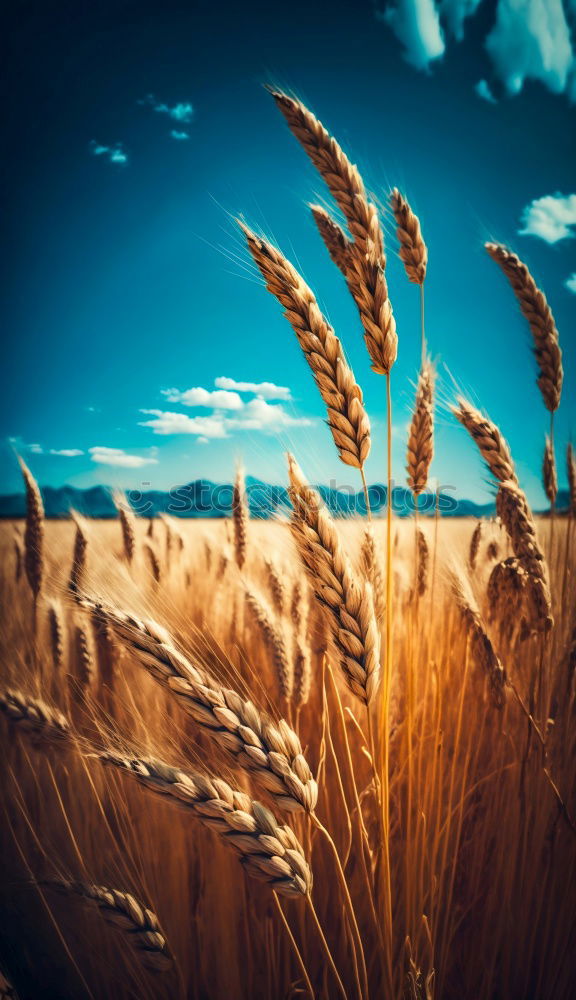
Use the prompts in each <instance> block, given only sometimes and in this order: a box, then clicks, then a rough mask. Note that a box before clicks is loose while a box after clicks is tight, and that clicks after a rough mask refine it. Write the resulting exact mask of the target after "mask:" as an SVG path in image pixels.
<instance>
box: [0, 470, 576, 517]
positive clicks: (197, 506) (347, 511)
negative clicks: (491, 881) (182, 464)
mask: <svg viewBox="0 0 576 1000" xmlns="http://www.w3.org/2000/svg"><path fill="white" fill-rule="evenodd" d="M317 489H318V491H319V492H320V494H321V495H322V498H323V500H324V502H325V503H326V506H327V507H328V508H329V510H330V511H331V512H332V513H333V514H335V515H337V516H342V517H346V516H350V515H352V514H358V515H363V514H365V513H366V506H365V502H364V494H363V493H362V492H361V491H360V492H358V493H351V492H350V491H347V490H342V489H336V488H333V487H330V486H322V485H320V486H318V487H317ZM41 492H42V497H43V500H44V508H45V511H46V517H49V518H65V517H68V516H69V514H70V511H72V510H75V511H78V513H79V514H84V515H85V516H86V517H91V518H111V517H116V513H117V512H116V507H115V505H114V500H113V490H112V489H110V488H109V487H107V486H93V487H92V488H91V489H88V490H79V489H76V487H74V486H61V487H59V488H54V487H52V486H45V487H42V489H41ZM246 492H247V497H248V504H249V507H250V514H251V516H252V517H254V518H263V519H267V518H270V517H274V516H275V515H277V514H283V513H287V512H288V511H289V509H290V500H289V498H288V490H287V489H286V488H285V487H284V486H272V485H270V484H268V483H264V482H262V481H261V480H258V479H253V478H252V477H248V478H247V480H246ZM126 496H127V500H128V501H129V503H130V505H131V506H132V508H133V509H134V511H135V512H136V513H137V514H139V515H140V516H141V517H156V516H157V515H158V514H170V515H171V516H173V517H195V518H202V517H204V518H209V517H228V516H229V515H230V513H231V510H232V485H231V484H230V483H213V482H210V480H207V479H197V480H195V481H194V482H192V483H188V484H187V485H185V486H179V487H177V488H175V489H172V490H170V491H169V492H162V491H160V490H149V491H147V492H145V493H138V492H136V491H131V492H128V493H127V494H126ZM369 496H370V506H371V508H372V512H373V513H374V514H379V513H381V512H383V511H384V509H385V507H386V487H385V486H382V485H380V484H378V483H377V484H375V485H373V486H370V488H369ZM434 504H435V496H434V494H431V493H423V494H422V496H421V497H420V510H421V511H422V512H423V513H424V514H432V513H433V512H434ZM567 505H568V491H567V490H565V491H560V493H559V495H558V509H562V507H565V506H567ZM392 507H393V510H394V512H395V514H396V515H397V516H400V517H408V516H409V515H411V514H412V513H413V511H414V503H413V499H412V494H411V493H410V490H407V489H406V488H405V487H403V486H395V487H394V488H393V490H392ZM439 510H440V513H441V515H442V516H443V517H490V516H492V515H493V514H495V512H496V507H495V503H494V502H492V503H487V504H477V503H474V502H473V501H472V500H465V499H464V500H463V499H457V498H456V497H454V496H453V495H451V494H448V493H441V494H440V497H439ZM25 511H26V499H25V495H24V493H14V494H10V495H8V496H0V518H12V517H23V516H24V514H25Z"/></svg>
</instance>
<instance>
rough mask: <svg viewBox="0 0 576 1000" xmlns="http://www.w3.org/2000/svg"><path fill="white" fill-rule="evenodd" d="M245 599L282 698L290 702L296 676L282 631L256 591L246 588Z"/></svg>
mask: <svg viewBox="0 0 576 1000" xmlns="http://www.w3.org/2000/svg"><path fill="white" fill-rule="evenodd" d="M245 597H246V606H247V607H248V609H249V611H250V614H251V616H252V618H253V620H254V621H255V622H256V624H257V625H258V628H259V629H260V633H261V635H262V638H263V640H264V643H265V645H266V647H267V648H268V650H269V652H270V655H271V657H272V660H273V663H274V667H275V669H276V674H277V676H278V683H279V685H280V691H281V693H282V696H283V697H284V698H286V699H287V700H289V699H290V697H291V695H292V687H293V683H294V676H293V670H292V664H291V663H290V657H289V655H288V650H287V649H286V644H285V642H284V636H283V634H282V631H281V629H280V628H278V626H277V625H276V624H275V622H274V619H273V616H272V612H271V610H270V608H269V607H268V606H267V605H266V603H265V602H264V601H263V600H262V599H261V598H260V597H258V596H257V595H256V594H255V593H254V591H252V590H250V589H249V588H248V587H246V588H245Z"/></svg>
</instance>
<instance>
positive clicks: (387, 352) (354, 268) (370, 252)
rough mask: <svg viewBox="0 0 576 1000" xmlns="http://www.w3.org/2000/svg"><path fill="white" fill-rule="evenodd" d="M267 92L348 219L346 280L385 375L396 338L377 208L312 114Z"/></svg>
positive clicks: (377, 369) (377, 367)
mask: <svg viewBox="0 0 576 1000" xmlns="http://www.w3.org/2000/svg"><path fill="white" fill-rule="evenodd" d="M270 92H271V94H272V97H273V98H274V100H275V101H276V104H277V106H278V107H279V109H280V111H281V112H282V114H283V115H284V117H285V119H286V121H287V123H288V126H289V128H290V130H291V131H292V133H293V134H294V135H295V136H296V138H297V139H298V141H299V142H300V143H301V145H302V146H303V148H304V149H305V151H306V153H307V154H308V156H309V157H310V159H311V160H312V163H313V164H314V166H315V167H316V169H317V170H318V172H319V173H320V175H321V176H322V177H323V178H324V180H325V181H326V184H327V185H328V188H329V190H330V192H331V194H332V196H333V197H334V199H335V201H336V202H337V204H338V206H339V208H340V210H341V211H342V213H343V215H344V217H345V219H346V223H347V225H348V229H349V231H350V234H351V236H352V238H353V242H352V243H351V244H350V245H349V250H350V253H349V254H348V264H347V269H346V281H347V284H348V288H349V289H350V292H351V294H352V297H353V298H354V300H355V302H356V305H357V307H358V310H359V312H360V318H361V321H362V325H363V327H364V336H365V340H366V346H367V348H368V353H369V355H370V359H371V361H372V369H373V371H375V372H377V373H378V374H380V375H388V374H389V373H390V370H391V368H392V365H393V364H394V362H395V360H396V355H397V350H398V337H397V334H396V323H395V320H394V315H393V313H392V306H391V304H390V298H389V295H388V286H387V284H386V278H385V274H384V271H385V267H386V256H385V254H384V238H383V233H382V227H381V225H380V220H379V218H378V211H377V209H376V206H375V205H374V204H372V202H371V201H369V199H368V197H367V195H366V189H365V187H364V182H363V180H362V178H361V176H360V173H359V171H358V168H357V167H356V166H354V164H352V163H351V162H350V161H349V159H348V158H347V156H346V155H345V154H344V152H343V150H342V149H341V147H340V146H339V145H338V143H337V142H336V140H335V139H334V138H333V137H332V136H331V135H330V134H329V132H328V131H327V130H326V129H325V128H324V126H323V125H322V123H321V122H320V121H319V120H318V119H317V118H316V117H315V115H313V114H312V112H311V111H309V110H308V108H306V107H305V106H304V105H303V104H302V103H301V102H300V101H297V100H295V99H294V98H292V97H289V96H288V94H284V93H282V92H281V91H277V90H271V91H270Z"/></svg>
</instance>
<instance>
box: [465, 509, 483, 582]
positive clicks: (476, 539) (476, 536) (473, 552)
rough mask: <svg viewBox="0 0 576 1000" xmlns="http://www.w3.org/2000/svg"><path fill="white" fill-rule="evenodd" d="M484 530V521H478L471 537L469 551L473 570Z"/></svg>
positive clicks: (469, 560)
mask: <svg viewBox="0 0 576 1000" xmlns="http://www.w3.org/2000/svg"><path fill="white" fill-rule="evenodd" d="M483 530H484V522H483V521H478V524H477V525H476V527H475V528H474V531H473V532H472V536H471V538H470V549H469V551H468V564H469V566H470V569H471V570H474V569H475V568H476V560H477V558H478V550H479V548H480V539H481V538H482V532H483Z"/></svg>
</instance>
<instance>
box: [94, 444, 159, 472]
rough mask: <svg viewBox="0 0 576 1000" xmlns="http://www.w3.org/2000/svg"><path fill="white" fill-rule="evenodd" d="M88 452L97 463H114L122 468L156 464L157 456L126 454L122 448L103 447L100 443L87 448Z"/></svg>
mask: <svg viewBox="0 0 576 1000" xmlns="http://www.w3.org/2000/svg"><path fill="white" fill-rule="evenodd" d="M88 452H89V454H90V457H91V459H92V461H93V462H96V463H97V464H98V465H116V466H119V467H120V468H122V469H139V468H141V466H143V465H157V464H158V459H157V458H145V457H144V456H142V455H128V454H127V453H126V452H125V451H124V450H123V449H122V448H105V447H104V446H102V445H100V446H97V447H95V448H89V449H88Z"/></svg>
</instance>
